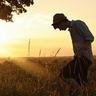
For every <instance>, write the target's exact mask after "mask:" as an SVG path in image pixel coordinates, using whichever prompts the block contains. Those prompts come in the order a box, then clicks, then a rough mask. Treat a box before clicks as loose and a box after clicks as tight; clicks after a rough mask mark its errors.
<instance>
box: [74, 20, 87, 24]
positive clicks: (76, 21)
mask: <svg viewBox="0 0 96 96" xmlns="http://www.w3.org/2000/svg"><path fill="white" fill-rule="evenodd" d="M74 22H75V23H78V24H79V23H85V22H84V21H82V20H75V21H74Z"/></svg>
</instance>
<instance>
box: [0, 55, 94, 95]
mask: <svg viewBox="0 0 96 96" xmlns="http://www.w3.org/2000/svg"><path fill="white" fill-rule="evenodd" d="M20 59H22V60H24V64H26V69H27V64H28V63H29V62H30V65H31V66H30V67H32V64H33V63H34V64H37V65H36V66H39V67H41V69H42V72H43V73H44V74H45V77H43V76H42V75H41V74H39V75H40V76H37V75H36V74H34V72H33V71H37V70H35V67H34V68H32V71H31V70H30V72H29V71H28V70H24V68H23V67H21V66H19V65H22V64H20V63H23V62H19V64H16V63H17V61H16V60H20ZM71 59H72V58H70V57H53V58H51V57H49V58H45V57H44V58H43V57H40V58H15V59H10V58H3V59H0V96H87V95H88V96H96V57H94V61H95V63H94V65H93V66H92V67H91V68H90V70H89V76H88V80H89V82H88V85H87V89H88V90H87V91H88V92H87V93H88V94H86V91H85V87H82V88H81V87H79V86H78V85H77V83H76V82H75V81H74V80H68V81H63V80H62V79H60V78H59V77H58V74H59V73H60V70H61V69H62V68H63V66H65V65H66V64H67V62H69V61H70V60H71ZM24 64H23V66H25V65H24ZM30 69H31V68H30ZM33 69H34V70H33ZM38 70H39V69H38ZM45 71H46V72H49V73H50V74H51V76H53V77H55V78H52V77H51V76H50V75H48V74H46V72H45ZM35 73H36V72H35ZM39 73H40V71H39Z"/></svg>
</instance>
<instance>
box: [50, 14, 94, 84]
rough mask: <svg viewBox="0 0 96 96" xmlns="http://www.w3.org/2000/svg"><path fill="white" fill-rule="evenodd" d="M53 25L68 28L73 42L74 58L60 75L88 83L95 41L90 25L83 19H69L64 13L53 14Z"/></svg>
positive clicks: (55, 27) (63, 28)
mask: <svg viewBox="0 0 96 96" xmlns="http://www.w3.org/2000/svg"><path fill="white" fill-rule="evenodd" d="M52 26H53V28H54V29H57V28H58V29H59V30H60V31H61V30H66V29H67V28H68V31H69V32H70V36H71V39H72V44H73V51H74V58H73V60H72V61H70V62H69V63H68V64H67V66H66V67H64V68H63V70H62V72H61V73H60V76H63V77H64V78H73V79H75V80H76V81H77V82H78V83H79V84H80V85H81V83H83V84H85V83H87V81H88V80H87V75H88V69H89V66H90V65H91V64H92V63H93V54H92V46H91V43H92V42H93V41H94V36H93V35H92V33H91V32H90V30H89V28H88V26H87V25H86V24H85V22H83V21H81V20H72V21H70V20H68V19H67V17H66V16H65V15H64V14H63V13H57V14H55V15H54V16H53V24H52Z"/></svg>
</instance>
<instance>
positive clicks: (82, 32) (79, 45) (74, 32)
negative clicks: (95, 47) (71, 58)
mask: <svg viewBox="0 0 96 96" xmlns="http://www.w3.org/2000/svg"><path fill="white" fill-rule="evenodd" d="M69 32H70V35H71V39H72V44H73V51H74V54H75V55H78V56H85V57H87V59H89V60H91V61H92V62H93V54H92V48H91V43H92V42H93V41H94V36H93V35H92V33H91V32H90V30H89V28H88V27H87V25H86V24H85V23H84V22H83V21H81V20H76V21H73V20H72V21H71V26H70V28H69Z"/></svg>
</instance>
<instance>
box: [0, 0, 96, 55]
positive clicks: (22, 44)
mask: <svg viewBox="0 0 96 96" xmlns="http://www.w3.org/2000/svg"><path fill="white" fill-rule="evenodd" d="M95 11H96V0H34V5H33V6H32V7H30V8H28V12H27V13H25V14H21V15H18V16H17V15H14V18H13V20H14V23H10V22H9V23H6V22H5V21H2V20H0V28H1V31H0V56H27V54H28V52H27V50H28V39H29V38H30V39H31V53H30V54H31V56H38V55H39V51H40V50H41V55H42V56H54V54H55V53H56V51H57V50H58V49H59V48H61V50H60V53H59V54H58V55H64V56H66V55H67V56H69V55H73V50H72V43H71V39H70V34H69V32H68V31H65V32H64V31H61V32H60V31H59V30H58V29H57V30H54V29H53V27H52V26H51V24H52V19H53V15H54V14H55V13H64V14H65V15H66V16H67V17H68V19H70V20H76V19H81V20H83V21H85V22H86V24H87V25H88V27H89V29H90V30H91V32H92V33H93V35H94V37H95V36H96V28H95V26H96V12H95ZM92 45H93V53H94V54H95V55H96V50H95V49H96V40H95V41H94V43H92Z"/></svg>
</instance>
